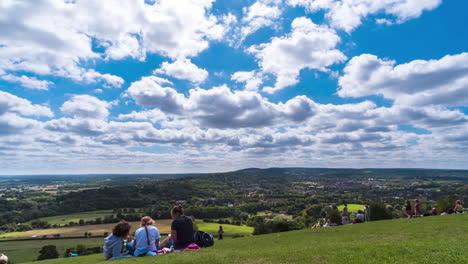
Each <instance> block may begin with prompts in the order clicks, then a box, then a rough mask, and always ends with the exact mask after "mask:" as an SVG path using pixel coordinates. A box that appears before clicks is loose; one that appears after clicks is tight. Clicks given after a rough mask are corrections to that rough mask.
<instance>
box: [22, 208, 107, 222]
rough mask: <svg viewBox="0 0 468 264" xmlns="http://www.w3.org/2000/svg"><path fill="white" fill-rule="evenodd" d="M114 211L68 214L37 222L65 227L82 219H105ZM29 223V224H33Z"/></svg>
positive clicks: (44, 218) (43, 218)
mask: <svg viewBox="0 0 468 264" xmlns="http://www.w3.org/2000/svg"><path fill="white" fill-rule="evenodd" d="M112 214H113V213H112V210H102V211H91V212H81V213H75V214H67V215H58V216H50V217H42V218H39V219H35V220H32V221H36V220H41V221H47V222H48V223H49V224H51V225H65V224H68V223H70V222H75V223H78V222H79V221H80V219H83V220H85V221H89V220H95V219H96V218H99V217H100V218H104V217H106V216H109V215H112ZM32 221H29V222H28V223H30V222H32Z"/></svg>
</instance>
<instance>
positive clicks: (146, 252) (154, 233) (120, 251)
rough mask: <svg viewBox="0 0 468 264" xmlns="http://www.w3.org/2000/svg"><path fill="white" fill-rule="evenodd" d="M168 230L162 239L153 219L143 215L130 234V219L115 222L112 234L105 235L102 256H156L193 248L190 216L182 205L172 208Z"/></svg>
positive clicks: (196, 247)
mask: <svg viewBox="0 0 468 264" xmlns="http://www.w3.org/2000/svg"><path fill="white" fill-rule="evenodd" d="M171 217H172V224H171V233H170V234H169V235H168V237H167V238H166V239H164V240H163V241H160V240H161V235H160V233H159V230H158V228H157V227H155V226H154V220H153V219H152V218H151V217H149V216H145V217H143V218H142V219H141V227H140V228H138V229H137V230H136V232H135V236H134V237H133V236H132V235H130V229H131V226H130V223H128V222H120V223H118V224H117V225H115V227H114V229H113V230H112V234H110V235H109V236H108V237H106V238H105V239H104V257H105V258H106V259H116V258H124V257H134V256H135V257H141V256H156V255H159V254H163V253H167V252H173V251H183V250H196V249H198V246H197V245H196V244H193V243H194V229H193V222H192V219H191V218H190V217H188V216H185V215H184V210H183V208H182V206H180V205H176V206H174V207H173V208H172V210H171Z"/></svg>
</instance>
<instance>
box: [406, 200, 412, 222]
mask: <svg viewBox="0 0 468 264" xmlns="http://www.w3.org/2000/svg"><path fill="white" fill-rule="evenodd" d="M405 215H406V216H407V217H408V218H411V203H410V201H409V200H406V201H405Z"/></svg>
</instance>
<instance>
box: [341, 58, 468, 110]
mask: <svg viewBox="0 0 468 264" xmlns="http://www.w3.org/2000/svg"><path fill="white" fill-rule="evenodd" d="M467 65H468V53H461V54H457V55H447V56H445V57H443V58H441V59H439V60H428V61H425V60H415V61H411V62H409V63H405V64H400V65H396V62H395V61H391V60H384V59H379V58H378V57H377V56H375V55H371V54H363V55H360V56H357V57H354V58H352V59H351V60H350V61H349V63H348V64H347V65H346V67H345V68H344V75H343V76H341V77H340V78H339V86H340V89H339V90H338V95H339V96H341V97H364V96H369V95H382V96H383V97H385V98H387V99H390V100H393V101H394V102H395V104H400V105H406V106H425V105H441V106H447V107H456V106H467V102H468V66H467Z"/></svg>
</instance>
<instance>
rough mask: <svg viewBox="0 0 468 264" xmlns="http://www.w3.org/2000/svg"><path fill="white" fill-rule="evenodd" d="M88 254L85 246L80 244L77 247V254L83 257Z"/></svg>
mask: <svg viewBox="0 0 468 264" xmlns="http://www.w3.org/2000/svg"><path fill="white" fill-rule="evenodd" d="M85 252H86V246H85V245H83V244H79V245H77V246H76V254H78V255H83V254H84V253H85Z"/></svg>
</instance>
